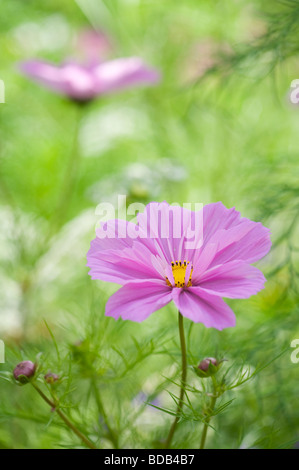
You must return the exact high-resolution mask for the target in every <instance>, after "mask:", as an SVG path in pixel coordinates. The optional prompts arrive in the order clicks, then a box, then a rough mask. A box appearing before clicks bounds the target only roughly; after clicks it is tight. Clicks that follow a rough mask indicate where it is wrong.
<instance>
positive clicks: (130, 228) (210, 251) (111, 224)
mask: <svg viewBox="0 0 299 470" xmlns="http://www.w3.org/2000/svg"><path fill="white" fill-rule="evenodd" d="M196 220H202V225H203V227H202V230H203V233H202V234H201V233H199V232H201V231H196V230H194V227H196V225H197V224H196ZM192 227H193V229H192ZM192 230H193V231H194V233H193V236H194V237H195V239H196V247H195V248H194V247H193V248H190V247H189V246H188V248H186V243H187V242H188V240H189V241H190V231H192ZM179 233H180V236H178V234H179ZM191 233H192V232H191ZM163 234H164V236H163ZM199 237H201V239H200V238H199ZM197 242H201V243H197ZM270 247H271V240H270V234H269V230H268V229H267V228H265V227H264V226H263V225H262V224H261V223H256V222H253V221H251V220H249V219H246V218H242V217H241V215H240V213H239V212H237V211H236V210H235V209H234V208H232V209H227V208H226V207H225V206H224V205H223V204H222V203H221V202H218V203H214V204H208V205H206V206H204V207H203V209H202V210H201V211H197V212H193V211H190V210H187V209H184V208H182V207H178V206H169V204H167V203H166V202H163V203H160V204H159V203H155V202H152V203H150V204H148V205H147V206H146V208H145V211H144V213H139V214H138V216H137V225H136V224H133V223H132V222H126V221H124V220H110V221H108V222H105V223H102V224H101V226H100V228H98V229H97V237H96V238H95V239H94V240H93V241H92V242H91V247H90V250H89V252H88V254H87V260H88V263H87V265H88V266H89V267H90V268H91V269H90V272H89V274H90V275H91V277H92V279H101V280H103V281H109V282H115V283H118V284H121V285H123V287H122V288H121V289H119V290H118V291H117V292H116V293H115V294H113V295H112V296H111V297H110V299H109V300H108V302H107V305H106V315H108V316H112V317H114V318H115V319H117V318H119V317H121V318H123V319H124V320H133V321H137V322H140V321H143V320H145V319H146V318H147V317H148V316H149V315H150V314H151V313H153V312H155V311H156V310H159V309H160V308H162V307H164V306H165V305H167V304H168V303H169V302H171V301H174V303H175V305H176V306H177V308H178V310H179V311H180V313H181V314H182V315H183V316H185V317H187V318H189V319H190V320H192V321H194V322H200V323H203V324H204V325H205V326H206V327H214V328H216V329H218V330H222V329H223V328H227V327H231V326H235V315H234V313H233V311H232V310H231V309H230V307H229V306H228V305H227V304H226V303H225V302H224V301H223V300H222V298H221V297H228V298H241V299H242V298H248V297H250V296H251V295H254V294H257V292H259V291H260V290H261V289H263V286H264V282H265V278H264V276H263V274H262V272H261V271H260V270H259V269H257V268H255V267H253V266H251V265H250V263H253V262H255V261H257V260H259V259H260V258H262V257H263V256H265V255H266V254H267V253H268V251H269V250H270Z"/></svg>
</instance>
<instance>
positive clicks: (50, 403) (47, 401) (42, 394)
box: [31, 382, 97, 449]
mask: <svg viewBox="0 0 299 470" xmlns="http://www.w3.org/2000/svg"><path fill="white" fill-rule="evenodd" d="M31 385H32V386H33V387H34V388H35V390H36V391H37V392H38V393H39V395H40V396H41V397H42V399H43V400H44V401H45V402H46V403H47V404H48V405H49V406H51V408H52V409H53V410H55V411H56V413H57V414H58V415H59V416H60V418H61V419H62V420H63V421H64V422H65V424H66V425H67V427H68V428H70V429H71V430H72V431H73V432H74V433H75V434H76V435H77V436H78V437H79V438H80V439H81V441H82V442H83V443H84V444H85V445H86V446H87V447H89V448H90V449H97V448H96V446H95V445H94V444H93V443H92V442H91V441H90V440H89V439H88V438H87V437H86V436H84V434H82V432H81V431H79V429H78V428H77V427H76V426H75V425H74V424H73V423H72V422H71V421H70V420H69V419H68V418H67V417H66V415H65V414H64V413H63V412H62V411H61V410H60V409H59V408H57V404H56V403H54V402H53V401H52V400H50V399H49V398H48V397H47V396H46V395H45V394H44V393H43V392H42V391H41V389H40V388H39V387H38V386H37V385H36V384H35V383H33V382H31Z"/></svg>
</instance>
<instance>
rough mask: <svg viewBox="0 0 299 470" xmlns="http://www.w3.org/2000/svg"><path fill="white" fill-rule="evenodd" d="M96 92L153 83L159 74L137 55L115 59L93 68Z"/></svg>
mask: <svg viewBox="0 0 299 470" xmlns="http://www.w3.org/2000/svg"><path fill="white" fill-rule="evenodd" d="M93 73H94V76H95V77H96V79H97V91H98V93H108V92H111V91H115V90H121V89H125V88H129V87H131V86H136V85H142V84H148V85H149V84H154V83H156V82H158V81H159V79H160V74H159V73H158V72H157V71H156V70H154V69H151V68H150V67H148V66H147V65H146V64H145V63H144V62H143V60H142V59H140V58H139V57H127V58H121V59H115V60H111V61H108V62H103V63H101V64H98V65H97V66H96V67H94V68H93Z"/></svg>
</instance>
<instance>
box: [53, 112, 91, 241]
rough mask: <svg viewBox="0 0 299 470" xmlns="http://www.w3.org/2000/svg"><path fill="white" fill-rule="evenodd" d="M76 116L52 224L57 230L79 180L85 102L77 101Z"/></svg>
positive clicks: (61, 223) (65, 214)
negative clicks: (80, 143)
mask: <svg viewBox="0 0 299 470" xmlns="http://www.w3.org/2000/svg"><path fill="white" fill-rule="evenodd" d="M75 106H76V116H75V129H74V131H73V142H72V146H71V151H70V155H69V160H68V163H67V168H66V170H65V175H64V181H63V184H62V188H61V193H60V196H59V199H58V205H57V209H56V211H55V213H54V214H55V215H54V220H53V224H52V230H53V231H54V233H55V231H56V230H57V229H59V228H60V227H61V225H63V223H64V222H65V220H66V218H67V213H68V210H69V207H70V204H71V201H72V197H73V193H74V190H75V185H76V182H77V176H78V169H79V162H80V150H79V141H78V137H79V130H80V123H81V119H82V113H83V112H84V109H85V104H81V103H76V104H75Z"/></svg>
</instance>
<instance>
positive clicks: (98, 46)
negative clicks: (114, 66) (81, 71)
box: [74, 29, 114, 64]
mask: <svg viewBox="0 0 299 470" xmlns="http://www.w3.org/2000/svg"><path fill="white" fill-rule="evenodd" d="M74 46H75V51H76V53H77V52H78V53H79V54H81V55H82V57H83V59H84V63H85V64H94V63H96V64H97V63H99V62H101V61H102V60H104V59H107V58H108V57H109V56H110V54H111V53H112V51H113V49H114V46H113V43H112V40H111V38H110V37H109V36H108V35H107V34H106V33H105V32H104V31H96V30H94V29H84V30H83V31H81V32H80V33H79V34H78V35H76V38H75V42H74Z"/></svg>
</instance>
